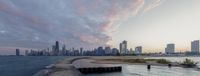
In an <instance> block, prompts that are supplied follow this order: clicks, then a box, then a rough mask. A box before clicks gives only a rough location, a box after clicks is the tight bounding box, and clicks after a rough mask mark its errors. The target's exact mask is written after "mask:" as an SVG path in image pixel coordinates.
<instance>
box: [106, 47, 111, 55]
mask: <svg viewBox="0 0 200 76" xmlns="http://www.w3.org/2000/svg"><path fill="white" fill-rule="evenodd" d="M111 52H112V51H111V48H110V47H105V54H106V55H111Z"/></svg>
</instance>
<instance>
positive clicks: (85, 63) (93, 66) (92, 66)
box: [72, 59, 122, 74]
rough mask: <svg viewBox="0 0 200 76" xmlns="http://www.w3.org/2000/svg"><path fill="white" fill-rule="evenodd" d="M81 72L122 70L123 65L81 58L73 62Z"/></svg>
mask: <svg viewBox="0 0 200 76" xmlns="http://www.w3.org/2000/svg"><path fill="white" fill-rule="evenodd" d="M72 64H73V65H74V67H75V68H77V69H78V70H79V71H80V72H81V73H83V74H87V73H107V72H121V71H122V67H121V66H120V65H117V64H115V65H114V64H98V63H95V60H91V59H80V60H76V61H74V62H73V63H72Z"/></svg>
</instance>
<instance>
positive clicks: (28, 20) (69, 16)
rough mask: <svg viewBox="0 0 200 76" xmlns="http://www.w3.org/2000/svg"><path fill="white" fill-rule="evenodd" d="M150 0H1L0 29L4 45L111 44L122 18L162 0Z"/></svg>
mask: <svg viewBox="0 0 200 76" xmlns="http://www.w3.org/2000/svg"><path fill="white" fill-rule="evenodd" d="M148 1H149V0H148ZM148 1H146V0H125V1H124V0H40V1H38V0H31V1H30V0H20V1H14V0H1V1H0V28H1V29H0V30H4V31H6V34H4V35H2V36H1V38H0V41H3V43H0V45H1V47H4V46H7V47H17V46H19V47H24V48H26V47H28V48H31V47H33V46H34V48H37V47H38V48H42V47H45V46H50V45H52V44H53V43H54V42H55V41H56V40H59V41H60V42H62V43H65V44H66V45H67V46H68V47H87V48H94V47H97V46H104V45H108V44H107V43H108V42H109V41H111V40H112V35H111V34H112V31H114V30H116V29H114V28H116V27H118V23H119V22H120V21H121V20H123V19H128V18H129V17H132V16H134V15H136V14H138V13H139V12H141V11H144V10H145V11H147V10H150V9H152V8H154V7H156V6H158V5H159V4H160V0H151V1H152V2H148ZM1 33H2V32H1ZM13 43H19V44H15V45H13ZM33 43H34V44H33ZM35 45H42V46H35Z"/></svg>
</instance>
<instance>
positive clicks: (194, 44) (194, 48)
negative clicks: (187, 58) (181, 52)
mask: <svg viewBox="0 0 200 76" xmlns="http://www.w3.org/2000/svg"><path fill="white" fill-rule="evenodd" d="M191 52H192V53H199V40H194V41H192V42H191Z"/></svg>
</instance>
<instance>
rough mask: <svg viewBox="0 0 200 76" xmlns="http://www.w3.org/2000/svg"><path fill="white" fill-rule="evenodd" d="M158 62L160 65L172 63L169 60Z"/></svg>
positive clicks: (159, 60)
mask: <svg viewBox="0 0 200 76" xmlns="http://www.w3.org/2000/svg"><path fill="white" fill-rule="evenodd" d="M156 62H157V63H160V64H169V63H171V62H170V61H169V60H166V59H158V60H157V61H156Z"/></svg>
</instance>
